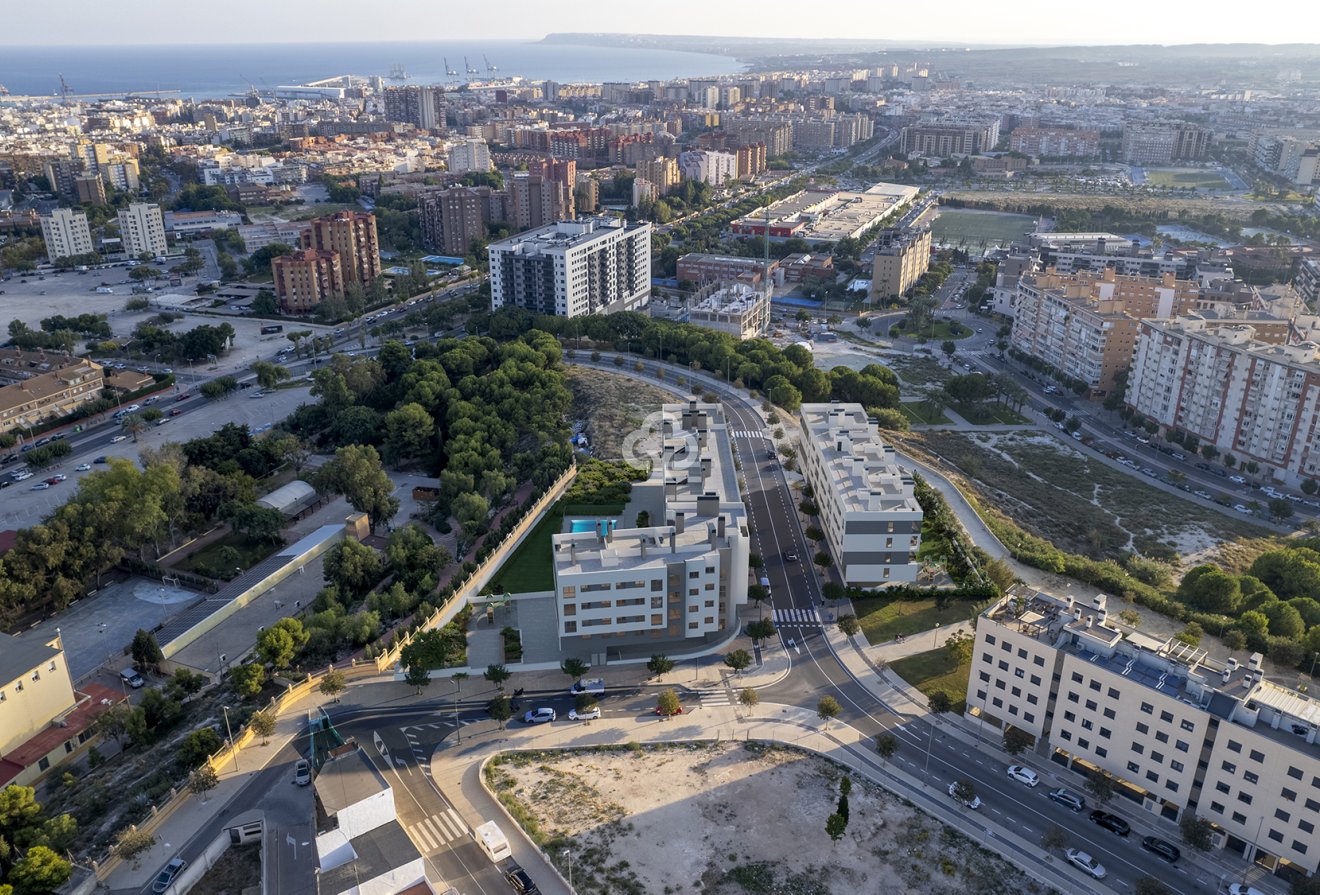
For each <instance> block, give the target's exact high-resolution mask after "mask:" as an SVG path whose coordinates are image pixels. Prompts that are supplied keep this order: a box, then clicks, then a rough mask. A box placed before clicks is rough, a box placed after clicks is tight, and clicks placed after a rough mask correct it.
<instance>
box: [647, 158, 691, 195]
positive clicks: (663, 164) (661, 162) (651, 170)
mask: <svg viewBox="0 0 1320 895" xmlns="http://www.w3.org/2000/svg"><path fill="white" fill-rule="evenodd" d="M637 177H638V178H639V179H641V180H646V181H649V182H650V183H652V184H654V185H655V191H656V192H657V193H659V194H660V195H661V196H666V195H668V194H669V193H670V192H671V191H672V190H673V189H674V187H676V186H678V184H679V181H680V180H681V177H680V174H679V170H678V159H675V158H670V157H669V156H666V155H662V156H660V157H659V158H653V159H648V160H643V161H639V162H638V163H637Z"/></svg>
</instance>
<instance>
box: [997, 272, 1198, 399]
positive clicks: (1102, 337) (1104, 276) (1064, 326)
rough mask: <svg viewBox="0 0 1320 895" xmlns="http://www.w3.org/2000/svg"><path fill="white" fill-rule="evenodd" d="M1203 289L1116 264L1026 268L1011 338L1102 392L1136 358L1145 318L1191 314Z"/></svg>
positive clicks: (1015, 344) (1012, 342) (1094, 392)
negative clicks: (1075, 269) (1089, 268)
mask: <svg viewBox="0 0 1320 895" xmlns="http://www.w3.org/2000/svg"><path fill="white" fill-rule="evenodd" d="M1200 295H1201V290H1200V286H1199V285H1198V284H1197V283H1195V282H1193V281H1191V280H1179V279H1176V278H1175V277H1174V276H1173V275H1172V274H1165V275H1164V276H1163V277H1161V278H1159V279H1156V278H1155V277H1139V276H1138V277H1130V276H1120V275H1118V274H1116V273H1114V271H1113V270H1112V269H1111V268H1106V269H1105V270H1103V271H1101V272H1099V273H1091V272H1082V273H1074V274H1066V275H1065V274H1060V273H1057V272H1055V271H1052V270H1049V271H1046V272H1044V273H1029V274H1024V275H1023V276H1022V277H1021V278H1020V279H1019V280H1018V284H1017V295H1016V297H1015V299H1014V302H1013V329H1012V332H1011V334H1010V336H1009V344H1010V346H1011V347H1012V348H1013V349H1014V350H1016V351H1020V352H1022V353H1023V354H1025V355H1027V356H1029V357H1035V358H1039V359H1040V360H1042V361H1044V362H1045V363H1047V364H1049V365H1051V366H1052V367H1054V368H1055V369H1057V370H1059V371H1061V372H1062V373H1064V374H1065V375H1067V376H1070V377H1072V378H1074V379H1080V380H1081V381H1082V382H1085V383H1086V384H1087V387H1088V388H1089V389H1090V392H1091V394H1092V395H1093V396H1097V397H1098V396H1102V395H1104V394H1106V393H1108V391H1109V389H1110V388H1112V387H1113V384H1114V377H1115V376H1117V375H1118V373H1119V371H1121V370H1123V369H1125V368H1127V367H1128V366H1129V365H1130V364H1131V363H1132V356H1133V352H1134V351H1135V349H1136V342H1137V335H1138V333H1139V332H1140V328H1141V321H1142V320H1143V319H1145V318H1159V319H1168V318H1170V317H1178V316H1181V315H1183V314H1187V313H1189V312H1191V311H1192V310H1194V309H1195V307H1196V303H1197V301H1198V299H1199V298H1200Z"/></svg>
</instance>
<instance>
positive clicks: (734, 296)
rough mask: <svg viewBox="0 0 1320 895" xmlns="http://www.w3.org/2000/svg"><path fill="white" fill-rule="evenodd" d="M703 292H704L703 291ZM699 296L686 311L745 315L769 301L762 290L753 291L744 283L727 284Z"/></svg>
mask: <svg viewBox="0 0 1320 895" xmlns="http://www.w3.org/2000/svg"><path fill="white" fill-rule="evenodd" d="M703 291H705V290H703ZM698 295H699V296H700V297H699V298H698V300H697V301H696V302H695V303H694V304H690V305H688V310H689V311H691V312H694V313H701V314H730V315H733V314H745V313H747V312H748V311H750V310H752V309H753V308H755V307H756V306H757V305H759V304H762V303H764V302H766V301H768V300H769V298H768V296H767V295H766V292H765V290H764V289H755V288H753V287H751V286H748V285H747V284H746V283H728V284H725V285H723V286H720V287H719V288H717V289H715V290H713V291H710V292H709V293H708V294H706V295H704V296H701V294H700V293H698Z"/></svg>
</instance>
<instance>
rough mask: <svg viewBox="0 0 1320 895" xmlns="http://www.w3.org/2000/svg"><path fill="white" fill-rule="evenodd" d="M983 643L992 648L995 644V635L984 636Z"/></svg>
mask: <svg viewBox="0 0 1320 895" xmlns="http://www.w3.org/2000/svg"><path fill="white" fill-rule="evenodd" d="M985 642H986V643H988V644H990V645H991V646H994V643H995V635H993V634H987V635H985Z"/></svg>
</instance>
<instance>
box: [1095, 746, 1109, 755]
mask: <svg viewBox="0 0 1320 895" xmlns="http://www.w3.org/2000/svg"><path fill="white" fill-rule="evenodd" d="M1095 754H1096V755H1097V756H1099V757H1100V758H1104V757H1105V756H1106V755H1108V754H1109V750H1108V749H1106V748H1105V747H1104V746H1096V747H1095Z"/></svg>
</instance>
